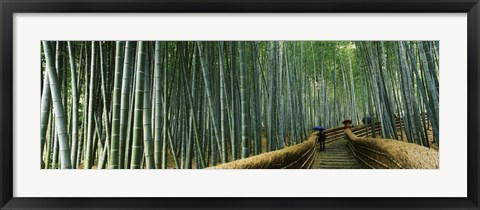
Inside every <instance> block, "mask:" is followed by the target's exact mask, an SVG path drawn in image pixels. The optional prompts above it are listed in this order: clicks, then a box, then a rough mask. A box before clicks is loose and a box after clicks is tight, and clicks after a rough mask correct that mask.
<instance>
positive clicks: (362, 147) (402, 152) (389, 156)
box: [345, 129, 439, 169]
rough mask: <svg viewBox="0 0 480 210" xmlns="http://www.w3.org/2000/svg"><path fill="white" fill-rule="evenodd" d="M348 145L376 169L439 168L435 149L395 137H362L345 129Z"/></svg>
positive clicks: (369, 165) (360, 159)
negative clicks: (395, 138)
mask: <svg viewBox="0 0 480 210" xmlns="http://www.w3.org/2000/svg"><path fill="white" fill-rule="evenodd" d="M345 134H346V135H347V137H348V146H349V148H350V150H351V151H352V153H353V155H354V156H355V157H356V158H357V159H358V160H359V161H360V162H362V163H363V164H365V165H366V166H368V167H370V168H376V169H403V168H417V169H438V167H439V156H438V152H437V151H436V150H434V149H430V148H426V147H423V146H420V145H417V144H412V143H407V142H404V141H399V140H394V139H377V138H368V137H367V138H362V137H358V136H356V135H355V134H354V133H353V132H352V131H351V130H350V129H347V130H346V131H345Z"/></svg>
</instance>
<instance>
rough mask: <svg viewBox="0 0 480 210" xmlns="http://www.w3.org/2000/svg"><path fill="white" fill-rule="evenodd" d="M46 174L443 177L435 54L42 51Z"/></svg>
mask: <svg viewBox="0 0 480 210" xmlns="http://www.w3.org/2000/svg"><path fill="white" fill-rule="evenodd" d="M40 44H41V52H40V56H41V80H42V82H41V122H40V124H41V126H40V127H41V132H40V135H41V136H40V142H41V157H40V159H41V161H40V162H41V168H42V169H204V168H205V169H373V168H383V169H393V168H401V169H411V168H433V169H438V168H439V153H438V150H439V139H440V138H439V42H438V41H411V40H409V41H278V40H274V41H42V42H41V43H40Z"/></svg>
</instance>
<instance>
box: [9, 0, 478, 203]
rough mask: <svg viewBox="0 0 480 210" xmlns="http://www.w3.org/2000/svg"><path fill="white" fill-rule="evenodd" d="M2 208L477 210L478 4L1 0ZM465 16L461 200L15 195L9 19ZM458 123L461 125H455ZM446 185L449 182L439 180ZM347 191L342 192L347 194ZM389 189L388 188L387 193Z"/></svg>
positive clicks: (430, 0)
mask: <svg viewBox="0 0 480 210" xmlns="http://www.w3.org/2000/svg"><path fill="white" fill-rule="evenodd" d="M0 9H1V26H0V27H1V28H0V31H1V33H0V36H1V43H0V48H1V56H0V64H1V71H0V87H1V89H0V101H1V103H0V123H1V127H0V207H1V209H70V208H76V209H213V208H216V209H274V208H275V209H278V208H281V209H373V208H376V209H386V208H391V209H479V194H478V191H479V182H478V179H479V175H478V170H479V163H478V160H479V155H478V153H479V152H480V149H479V144H478V138H479V137H480V135H479V132H480V129H478V126H477V124H476V122H477V121H478V120H479V111H478V107H479V103H478V101H479V97H478V94H479V85H478V84H479V82H478V81H480V77H479V60H480V57H479V49H480V47H479V13H480V5H479V1H478V0H405V1H399V0H383V1H379V0H337V1H331V0H255V1H253V0H231V1H225V0H141V1H135V0H98V1H93V0H84V1H82V0H72V1H67V0H36V1H35V0H0ZM87 12H88V13H118V12H121V13H154V12H162V13H187V12H193V13H201V12H213V13H218V12H222V13H225V12H227V13H249V12H253V13H257V12H267V13H277V12H282V13H283V12H287V13H291V12H295V13H318V12H328V13H344V12H345V13H419V12H421V13H440V12H441V13H467V14H468V16H467V18H468V22H467V25H468V122H467V126H468V163H467V167H468V171H467V172H468V180H467V181H468V188H467V193H468V196H467V197H465V198H273V197H270V198H41V197H38V198H25V197H21V198H18V197H13V196H12V193H13V181H14V178H15V177H13V151H12V150H13V149H12V148H13V147H12V145H13V139H14V138H15V136H14V135H13V121H14V120H15V119H13V114H12V113H13V110H14V109H15V104H13V97H14V92H13V91H14V90H13V40H14V37H13V15H14V14H15V13H87ZM459 123H462V124H464V123H465V122H459ZM445 181H446V182H448V181H449V180H445ZM346 190H348V189H346ZM392 190H394V189H392Z"/></svg>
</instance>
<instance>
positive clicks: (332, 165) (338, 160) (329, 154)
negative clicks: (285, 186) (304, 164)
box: [312, 139, 365, 169]
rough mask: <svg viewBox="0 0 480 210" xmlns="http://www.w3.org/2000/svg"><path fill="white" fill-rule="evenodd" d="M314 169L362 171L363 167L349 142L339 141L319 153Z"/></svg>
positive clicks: (326, 146)
mask: <svg viewBox="0 0 480 210" xmlns="http://www.w3.org/2000/svg"><path fill="white" fill-rule="evenodd" d="M317 152H318V154H317V155H316V156H315V161H314V162H313V165H312V169H362V168H365V167H363V166H362V165H361V164H360V163H359V162H358V160H357V159H356V158H355V156H353V154H352V152H351V151H350V149H349V148H348V145H347V140H345V139H338V140H336V141H333V142H331V143H329V144H326V145H325V150H324V151H317Z"/></svg>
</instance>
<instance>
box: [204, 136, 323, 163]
mask: <svg viewBox="0 0 480 210" xmlns="http://www.w3.org/2000/svg"><path fill="white" fill-rule="evenodd" d="M315 144H316V141H315V138H314V136H311V137H310V139H309V140H308V141H306V142H303V143H300V144H297V145H294V146H290V147H286V148H284V149H281V150H277V151H272V152H268V153H264V154H260V155H256V156H252V157H249V158H245V159H240V160H236V161H233V162H229V163H224V164H221V165H217V166H214V167H210V168H207V169H308V168H310V167H311V166H312V164H313V161H314V160H315V154H316V149H315Z"/></svg>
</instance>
